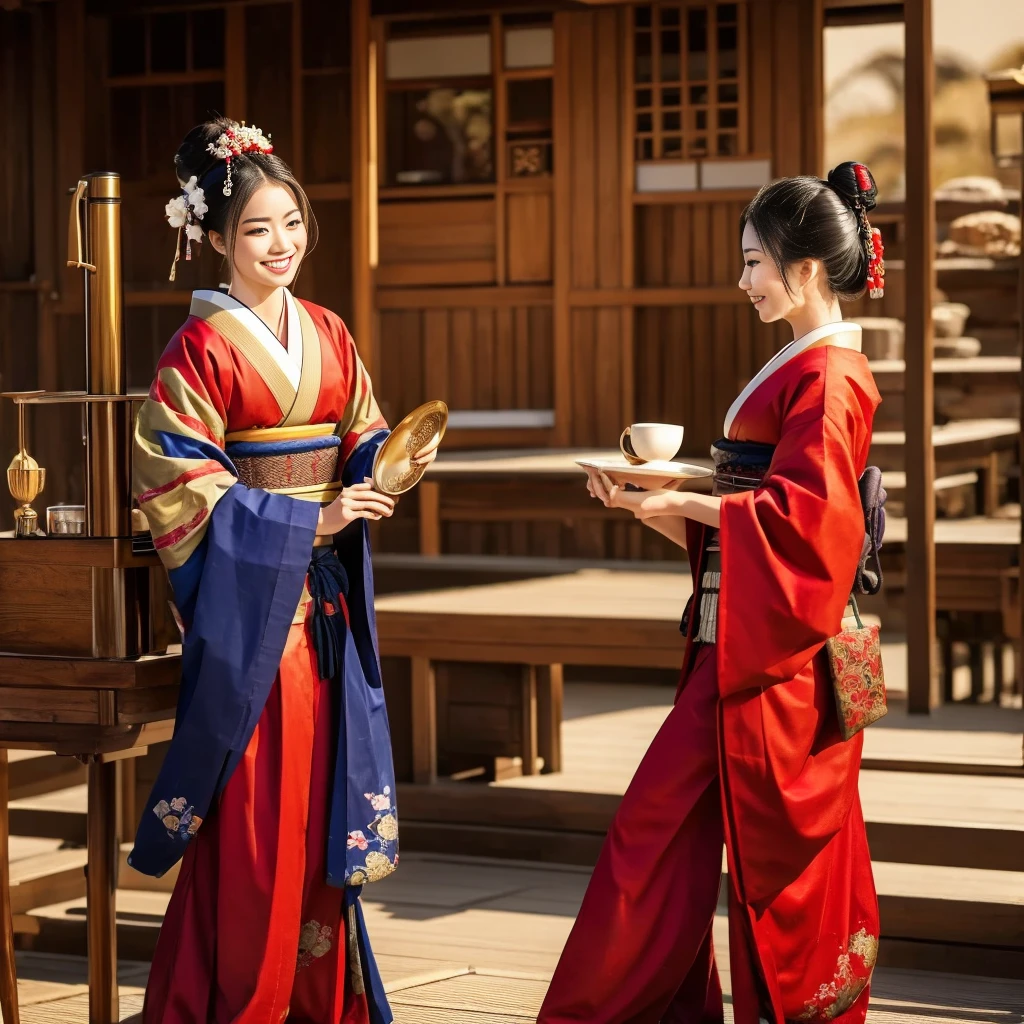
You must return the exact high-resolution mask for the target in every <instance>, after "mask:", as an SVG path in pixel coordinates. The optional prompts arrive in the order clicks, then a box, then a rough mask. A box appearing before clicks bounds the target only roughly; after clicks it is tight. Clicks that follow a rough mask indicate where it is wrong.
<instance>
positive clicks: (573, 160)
mask: <svg viewBox="0 0 1024 1024" xmlns="http://www.w3.org/2000/svg"><path fill="white" fill-rule="evenodd" d="M627 19H628V14H627V12H626V10H625V9H621V8H620V9H607V10H600V11H581V12H574V13H571V14H566V15H564V16H559V17H558V18H556V22H555V26H556V27H555V32H556V46H557V47H558V54H559V56H560V58H561V60H562V61H563V62H564V63H563V68H562V69H559V68H556V74H557V73H558V71H559V70H564V78H563V79H562V80H561V81H557V80H556V118H557V117H561V118H564V122H563V124H564V125H565V126H566V127H567V128H568V131H569V136H568V138H569V143H570V146H569V148H570V151H571V152H570V166H569V167H568V169H564V168H563V169H562V170H561V174H562V176H563V177H562V179H561V181H562V190H561V191H558V184H557V182H556V217H558V216H559V210H558V203H559V201H560V200H561V199H562V198H563V197H564V200H565V201H566V202H567V203H568V211H567V216H566V222H567V223H564V224H563V226H562V227H561V231H562V232H563V234H562V235H559V234H557V233H556V276H555V305H556V317H559V316H560V315H561V316H564V318H565V320H564V321H560V322H561V323H562V324H563V330H564V331H565V333H566V338H565V340H564V341H562V340H561V339H560V344H564V345H565V348H566V350H567V351H566V353H565V356H564V362H563V363H562V366H561V369H562V372H563V373H564V374H566V375H567V376H568V381H567V382H566V384H565V385H564V386H565V389H566V391H567V393H568V394H567V398H568V405H569V409H570V426H569V429H568V430H565V431H563V433H562V434H561V435H560V436H561V437H562V438H564V440H565V441H566V442H568V443H571V444H594V443H598V444H604V443H607V444H611V443H613V442H614V440H615V439H616V438H617V437H618V435H619V433H620V432H621V430H622V423H623V421H624V420H626V419H628V418H631V417H632V393H633V387H632V384H631V376H632V369H631V364H632V348H633V345H632V333H633V332H632V316H631V314H629V313H628V312H626V311H624V310H623V309H621V308H619V307H617V306H612V307H604V308H601V307H599V308H594V309H573V310H571V311H569V310H565V312H564V313H562V311H561V310H560V309H559V307H560V306H561V305H562V303H565V304H566V305H567V303H568V296H567V295H566V294H565V288H564V285H565V282H564V281H563V280H561V279H560V278H559V273H560V272H566V273H567V274H568V282H567V284H568V286H569V287H571V288H572V289H580V290H590V289H596V288H617V287H622V286H623V285H628V284H629V283H630V276H631V275H630V273H629V261H628V257H627V256H624V246H625V244H626V242H627V239H628V238H629V237H630V235H631V224H630V223H629V221H630V215H631V211H630V209H629V207H628V206H627V204H626V203H624V202H623V201H622V197H623V195H624V194H629V193H631V192H632V185H633V183H632V181H631V180H629V170H628V169H629V168H630V167H631V163H629V162H627V161H626V160H624V159H623V156H622V153H621V146H622V145H623V139H624V137H625V131H626V127H627V126H626V125H625V124H624V114H625V113H626V111H627V110H628V108H629V105H628V104H626V103H624V102H623V96H624V95H625V93H626V91H627V90H628V89H630V88H631V87H632V82H631V81H629V80H627V79H626V77H625V74H624V67H625V66H626V63H627V60H626V57H625V54H624V48H623V46H622V45H621V41H622V39H623V36H624V35H625V34H626V26H627V24H628V20H627ZM560 87H561V88H560ZM556 137H559V135H558V132H557V131H556ZM561 161H562V153H561V152H560V153H559V155H558V159H557V160H556V177H557V175H558V174H559V165H560V164H561ZM556 223H557V222H556ZM557 230H558V229H557V228H556V232H557ZM559 243H561V244H562V245H564V246H565V247H566V249H567V252H566V253H565V254H564V255H563V257H562V262H561V263H560V262H559V256H558V252H559V250H558V244H559ZM626 318H628V322H626ZM559 414H560V415H561V410H560V411H559Z"/></svg>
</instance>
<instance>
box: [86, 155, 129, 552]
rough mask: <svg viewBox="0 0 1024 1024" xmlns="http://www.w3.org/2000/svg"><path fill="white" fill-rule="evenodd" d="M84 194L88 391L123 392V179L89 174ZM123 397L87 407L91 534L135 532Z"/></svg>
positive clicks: (88, 495) (114, 535) (87, 500)
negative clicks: (117, 400) (89, 265)
mask: <svg viewBox="0 0 1024 1024" xmlns="http://www.w3.org/2000/svg"><path fill="white" fill-rule="evenodd" d="M84 180H85V181H86V182H87V183H88V190H87V196H86V206H87V212H86V238H87V246H88V259H89V262H90V263H91V264H92V266H94V267H95V268H96V269H95V270H94V271H92V272H89V273H87V274H86V308H87V323H88V333H87V336H86V346H87V359H88V364H87V365H88V381H87V386H88V391H89V394H91V395H123V394H125V391H126V384H127V381H126V369H125V356H124V338H123V326H124V297H123V293H122V290H121V179H120V176H119V175H117V174H113V173H110V172H102V173H97V174H89V175H87V176H86V178H85V179H84ZM129 408H130V406H129V403H125V402H111V403H105V402H90V403H89V405H88V412H87V432H86V437H87V447H88V477H87V487H86V531H87V532H88V534H89V536H91V537H127V536H130V535H131V520H130V515H131V508H130V504H129V496H130V493H131V489H130V466H129V459H130V455H129V452H130V438H129V429H128V428H129V424H128V416H127V410H128V409H129Z"/></svg>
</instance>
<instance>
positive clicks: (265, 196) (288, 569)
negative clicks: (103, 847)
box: [129, 119, 436, 1024]
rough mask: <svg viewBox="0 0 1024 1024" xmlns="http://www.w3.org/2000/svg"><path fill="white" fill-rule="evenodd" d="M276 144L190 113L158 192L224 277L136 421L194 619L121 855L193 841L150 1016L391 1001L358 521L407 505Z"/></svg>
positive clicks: (379, 754) (310, 1012)
mask: <svg viewBox="0 0 1024 1024" xmlns="http://www.w3.org/2000/svg"><path fill="white" fill-rule="evenodd" d="M271 150H272V147H271V145H270V142H269V140H268V139H267V138H265V137H264V136H263V134H262V133H261V132H260V131H259V130H258V129H256V128H251V127H250V128H245V127H244V126H241V125H239V124H237V123H236V122H234V121H229V120H227V119H219V120H217V121H213V122H209V123H207V124H203V125H199V126H198V127H197V128H195V129H193V131H192V132H190V133H189V135H188V136H187V137H186V139H185V142H184V143H183V145H182V146H181V148H180V149H179V151H178V155H177V157H176V159H175V164H176V168H177V171H178V179H179V184H180V186H181V191H180V193H179V195H178V196H177V197H176V198H175V199H174V200H172V202H171V203H169V204H168V206H167V214H168V218H169V219H170V221H171V226H172V227H176V228H178V231H179V243H180V242H181V241H182V239H181V232H182V231H183V230H184V232H185V235H186V238H185V240H184V241H185V245H186V258H189V257H190V255H191V252H190V250H191V246H192V245H193V243H198V242H200V241H201V240H202V239H203V238H206V239H207V240H208V241H209V242H210V244H211V245H213V246H214V247H215V248H216V249H217V250H218V251H219V252H220V253H221V254H222V255H224V256H225V257H226V258H227V259H228V260H229V263H230V273H231V286H230V289H229V291H227V292H224V291H197V292H195V293H194V294H193V296H192V303H191V306H190V308H189V313H188V317H187V318H186V320H185V322H184V324H182V326H181V327H180V328H179V330H178V331H177V332H176V333H175V335H174V337H173V338H171V340H170V342H169V344H168V346H167V348H166V350H165V351H164V353H163V355H162V356H161V358H160V361H159V364H158V366H157V371H156V379H155V380H154V382H153V386H152V388H151V389H150V393H149V397H148V399H147V401H146V402H145V403H144V404H143V407H142V410H141V411H140V413H139V419H138V423H137V425H136V432H135V450H134V477H135V492H136V496H137V500H138V504H139V507H140V509H141V510H142V512H143V513H144V514H145V515H146V517H147V520H148V522H149V526H150V530H151V532H152V536H153V543H154V546H155V548H156V550H157V551H158V553H159V555H160V558H161V560H162V561H163V564H164V565H165V567H166V568H167V570H168V575H169V578H170V582H171V585H172V588H173V591H174V601H175V605H176V608H177V611H178V613H179V616H180V620H181V623H182V628H183V645H182V680H181V695H180V698H179V702H178V709H177V715H176V721H175V731H174V737H173V739H172V741H171V746H170V749H169V751H168V753H167V756H166V758H165V760H164V763H163V765H162V767H161V769H160V773H159V776H158V777H157V780H156V783H155V785H154V787H153V792H152V795H151V796H150V798H149V800H148V801H147V804H146V807H147V809H146V811H145V812H144V814H143V817H142V821H141V823H140V824H139V828H138V832H137V835H136V838H135V845H134V849H133V850H132V852H131V855H130V857H129V863H130V864H131V865H132V866H133V867H134V868H136V869H137V870H139V871H141V872H143V873H146V874H151V875H162V874H164V873H165V872H167V871H168V870H169V869H170V868H172V867H173V866H174V865H175V864H176V863H177V862H178V861H179V860H181V868H180V872H179V875H178V879H177V882H176V884H175V887H174V892H173V894H172V896H171V900H170V904H169V906H168V908H167V914H166V916H165V918H164V923H163V927H162V928H161V930H160V937H159V940H158V942H157V946H156V952H155V955H154V958H153V966H152V970H151V971H150V976H149V984H148V986H147V991H146V1001H145V1007H144V1010H143V1020H144V1021H145V1022H146V1024H211V1022H216V1024H278V1022H280V1021H284V1020H286V1019H287V1020H289V1021H292V1022H294V1024H390V1022H391V1020H392V1014H391V1011H390V1008H389V1007H388V1003H387V999H386V996H385V994H384V989H383V984H382V982H381V978H380V974H379V972H378V971H377V969H376V964H375V962H374V958H373V953H372V950H371V948H370V945H369V938H368V936H367V933H366V927H365V922H364V920H363V916H362V910H361V907H360V904H359V893H360V890H361V887H362V886H363V885H364V884H366V883H368V882H374V881H377V880H379V879H381V878H384V877H385V876H387V875H388V874H390V873H391V872H392V871H394V870H395V868H396V866H397V863H398V819H397V810H396V807H395V784H394V769H393V766H392V761H391V749H390V734H389V730H388V721H387V710H386V706H385V702H384V696H383V692H382V686H381V678H380V665H379V661H378V657H377V647H376V637H375V632H374V615H373V575H372V569H371V566H370V551H369V545H368V536H367V523H366V520H368V519H374V520H379V519H382V518H385V517H387V516H390V514H391V510H392V508H393V506H394V501H393V499H391V498H389V497H387V496H386V495H383V494H379V493H376V492H375V491H374V490H372V488H371V487H370V486H369V484H368V483H367V480H368V478H370V477H371V476H372V466H373V461H374V457H375V454H376V453H377V451H378V450H379V448H380V445H381V444H382V443H383V441H384V439H385V438H386V437H387V436H388V430H387V424H386V423H385V422H384V419H383V417H382V416H381V414H380V410H379V409H378V407H377V403H376V402H375V401H374V397H373V391H372V389H371V387H370V379H369V376H368V375H367V373H366V370H365V369H364V367H363V365H362V363H361V362H360V359H359V356H358V354H357V352H356V348H355V344H354V342H353V339H352V336H351V335H350V334H349V332H348V330H347V329H346V328H345V325H344V324H343V323H342V321H341V320H340V319H339V318H338V317H337V316H336V315H335V314H334V313H331V312H330V311H329V310H326V309H323V308H321V307H319V306H315V305H313V304H312V303H309V302H305V301H303V300H300V299H296V298H294V297H293V296H292V294H291V292H290V291H289V290H288V285H290V284H291V283H292V282H293V281H294V279H295V276H296V274H297V272H298V269H299V266H300V264H301V262H302V260H303V258H304V257H305V256H306V255H307V254H308V251H309V250H310V249H311V248H312V245H313V242H314V241H315V238H316V235H315V230H316V225H315V221H314V220H313V217H312V213H311V210H310V208H309V203H308V200H307V199H306V196H305V194H304V193H303V191H302V189H301V187H300V186H299V184H298V182H296V181H295V178H294V176H293V175H292V173H291V171H290V170H289V168H288V167H287V165H286V164H284V162H283V161H282V160H280V158H279V157H277V156H274V155H273V153H272V151H271ZM179 247H180V245H179ZM435 451H436V443H434V442H431V443H429V444H428V445H426V446H425V447H424V448H423V450H422V451H420V452H418V453H416V455H415V456H414V458H415V460H416V461H418V462H419V463H420V464H425V463H427V462H430V461H431V460H432V459H433V457H434V453H435Z"/></svg>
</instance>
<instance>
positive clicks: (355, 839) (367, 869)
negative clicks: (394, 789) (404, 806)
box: [346, 786, 398, 885]
mask: <svg viewBox="0 0 1024 1024" xmlns="http://www.w3.org/2000/svg"><path fill="white" fill-rule="evenodd" d="M363 796H364V797H366V799H367V800H369V801H370V806H371V807H372V808H373V809H374V810H375V811H376V812H377V815H376V817H375V818H374V819H373V821H371V822H369V823H368V824H367V826H366V831H365V832H364V831H362V830H361V829H360V830H357V831H353V832H349V834H348V841H347V843H346V845H347V847H348V849H349V850H354V849H358V850H361V851H362V850H365V851H366V858H365V860H364V862H363V863H362V864H359V865H356V866H355V867H354V868H353V869H352V872H351V873H350V874H349V877H348V884H349V885H365V884H366V883H367V882H379V881H380V880H381V879H382V878H387V876H388V875H390V874H391V873H392V872H393V871H394V870H395V868H397V867H398V851H397V850H396V851H395V854H394V856H389V851H390V847H391V844H392V843H396V842H397V841H398V818H397V816H396V814H395V810H394V808H393V807H392V806H391V787H390V786H385V787H384V788H383V790H382V792H380V793H364V794H363ZM367 832H369V833H370V836H367V834H366V833H367ZM371 836H372V837H373V838H370V837H371ZM371 845H374V846H376V847H377V849H375V850H371V849H370V846H371Z"/></svg>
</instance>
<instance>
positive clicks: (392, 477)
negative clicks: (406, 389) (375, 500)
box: [373, 402, 448, 496]
mask: <svg viewBox="0 0 1024 1024" xmlns="http://www.w3.org/2000/svg"><path fill="white" fill-rule="evenodd" d="M447 426H448V406H447V405H445V404H444V402H427V403H425V404H424V405H421V406H419V408H417V409H413V411H412V412H411V413H409V415H408V416H406V417H405V419H404V420H402V422H401V423H399V424H398V426H397V427H395V428H394V430H392V431H391V436H390V437H389V438H388V439H387V440H386V441H385V442H384V443H383V444H382V445H381V446H380V448H378V449H377V455H376V457H375V458H374V460H373V486H374V488H375V489H376V490H377V491H379V492H380V493H381V494H390V495H392V496H395V495H398V494H404V493H405V492H406V491H408V490H411V489H412V488H413V487H415V486H416V484H418V483H419V482H420V477H422V476H423V474H424V473H425V472H426V469H427V467H426V466H414V465H413V464H412V457H413V455H415V454H416V453H417V452H418V451H419V450H420V449H421V448H423V447H424V446H425V445H427V444H428V443H429V442H430V439H431V438H432V437H434V436H435V435H437V436H438V437H439V438H443V437H444V432H445V429H446V428H447Z"/></svg>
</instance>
